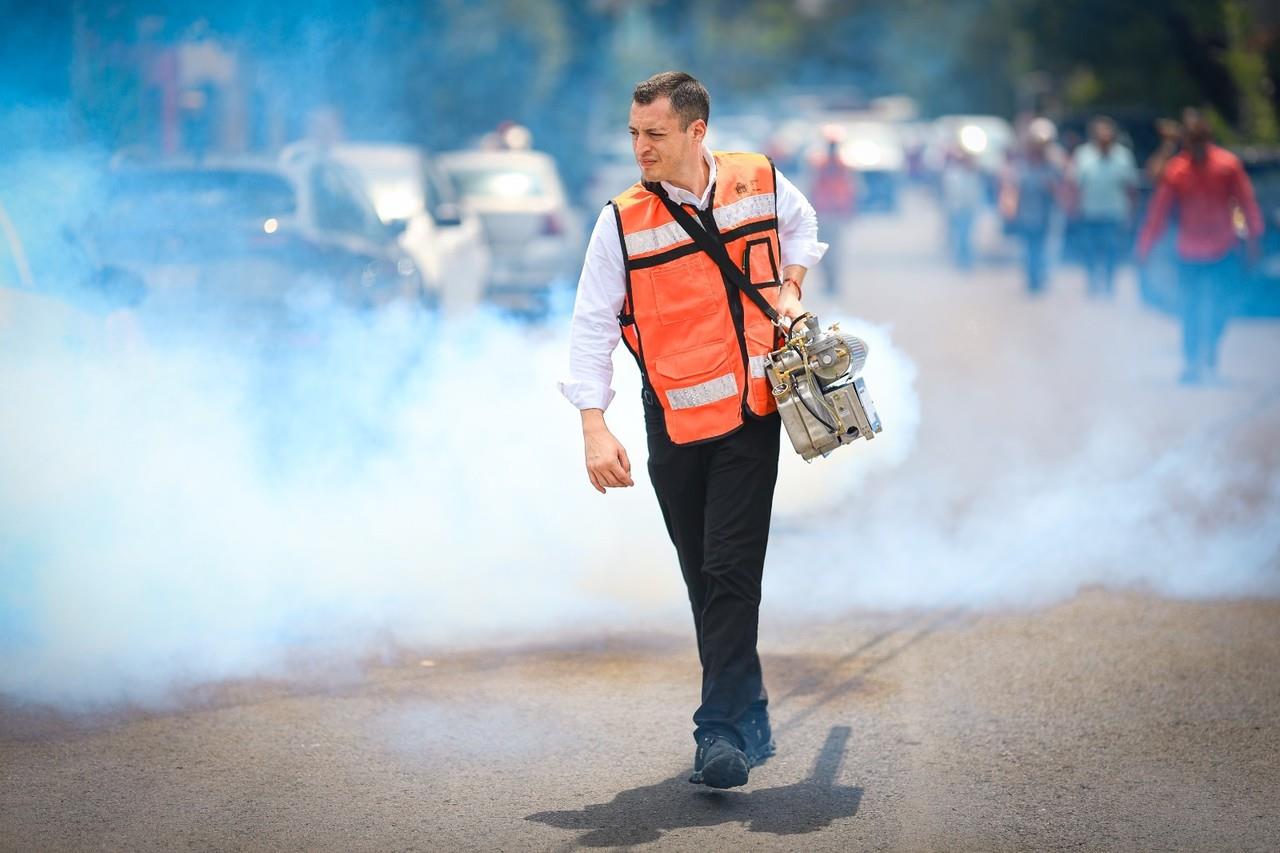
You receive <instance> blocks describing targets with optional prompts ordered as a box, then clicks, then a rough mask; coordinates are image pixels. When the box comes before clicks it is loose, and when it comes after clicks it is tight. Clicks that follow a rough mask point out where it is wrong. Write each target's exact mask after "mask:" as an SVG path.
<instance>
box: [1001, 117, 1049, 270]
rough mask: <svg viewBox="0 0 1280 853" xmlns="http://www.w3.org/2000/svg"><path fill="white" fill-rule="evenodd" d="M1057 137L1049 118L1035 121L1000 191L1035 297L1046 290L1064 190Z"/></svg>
mask: <svg viewBox="0 0 1280 853" xmlns="http://www.w3.org/2000/svg"><path fill="white" fill-rule="evenodd" d="M1056 135H1057V131H1056V129H1055V128H1054V126H1053V122H1051V121H1049V120H1048V119H1046V118H1037V119H1034V120H1033V121H1031V122H1030V123H1029V124H1028V125H1027V131H1026V138H1025V140H1024V142H1023V146H1022V151H1021V153H1020V156H1017V157H1015V158H1013V160H1012V161H1011V163H1010V164H1009V166H1008V168H1007V169H1006V171H1005V175H1004V179H1003V182H1002V186H1001V189H1000V213H1001V215H1002V216H1003V217H1005V220H1006V222H1007V223H1008V225H1009V230H1010V231H1011V232H1012V233H1014V234H1017V235H1018V236H1019V237H1020V238H1021V239H1022V244H1023V268H1024V271H1025V276H1026V286H1027V292H1028V293H1030V294H1033V295H1035V294H1039V293H1042V292H1043V291H1044V288H1045V279H1046V277H1047V275H1048V258H1047V244H1048V241H1049V227H1050V225H1052V224H1053V217H1054V211H1055V210H1056V209H1057V206H1058V197H1059V194H1060V192H1061V188H1062V167H1061V166H1060V165H1059V162H1058V160H1059V153H1060V149H1057V147H1056V146H1054V138H1055V136H1056Z"/></svg>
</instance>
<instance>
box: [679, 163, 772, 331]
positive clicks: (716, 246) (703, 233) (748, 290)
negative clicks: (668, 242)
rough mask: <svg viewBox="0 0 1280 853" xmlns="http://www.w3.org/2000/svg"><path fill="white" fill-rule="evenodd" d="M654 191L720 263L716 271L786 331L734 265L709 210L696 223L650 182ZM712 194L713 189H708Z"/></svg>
mask: <svg viewBox="0 0 1280 853" xmlns="http://www.w3.org/2000/svg"><path fill="white" fill-rule="evenodd" d="M654 188H655V191H656V193H657V195H658V197H659V198H661V199H662V203H663V204H664V205H665V206H666V208H667V212H668V213H670V214H671V215H672V216H673V217H674V218H675V220H676V222H678V223H680V227H681V228H683V229H684V231H685V233H686V234H688V235H689V236H690V237H692V238H693V242H694V243H696V244H697V245H698V248H699V249H701V250H702V251H704V252H706V253H707V254H708V255H710V256H711V260H713V261H715V262H716V265H717V266H719V267H720V271H721V272H722V273H724V276H725V278H727V279H728V280H729V282H730V283H731V284H732V285H733V286H734V287H736V288H738V290H741V291H742V292H743V293H745V294H746V295H747V298H748V299H750V300H751V301H752V302H754V303H755V306H756V307H757V308H759V309H760V310H761V311H762V312H764V315H765V316H766V317H768V318H769V319H770V320H771V321H772V322H773V323H774V325H776V326H778V327H779V328H782V329H783V331H786V329H785V327H783V325H782V318H781V317H779V316H778V312H777V311H775V310H774V309H773V306H772V305H770V304H769V300H767V299H765V298H764V297H763V296H762V295H761V294H760V291H759V290H757V289H756V288H755V286H753V285H752V284H751V282H750V281H748V280H747V277H746V276H745V275H744V274H743V272H742V270H740V269H738V265H737V264H735V263H734V262H733V260H732V259H731V258H730V257H729V250H728V249H726V248H725V247H724V243H722V242H720V231H719V229H718V228H716V220H715V217H714V216H713V215H712V213H711V211H710V210H708V211H707V214H706V216H700V217H699V219H700V220H701V221H702V223H703V224H702V225H698V224H697V223H696V222H694V221H693V217H692V216H690V215H689V211H687V210H685V209H684V208H683V207H681V206H680V205H678V204H676V203H675V202H674V201H672V200H671V199H670V198H669V197H668V196H667V191H666V190H665V189H664V188H663V186H662V185H661V184H655V185H654ZM712 194H713V195H714V190H713V191H712Z"/></svg>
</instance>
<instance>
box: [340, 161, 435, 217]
mask: <svg viewBox="0 0 1280 853" xmlns="http://www.w3.org/2000/svg"><path fill="white" fill-rule="evenodd" d="M355 171H356V173H357V174H358V175H359V177H360V181H361V183H362V184H363V185H364V188H365V190H366V191H367V192H368V194H369V198H370V200H372V201H373V206H374V207H376V208H377V209H378V217H379V218H380V219H381V220H382V221H383V222H391V221H393V220H396V219H408V218H409V217H411V216H413V215H414V214H415V213H417V212H418V211H420V210H422V209H423V208H424V207H426V204H427V200H426V197H425V196H426V193H425V190H426V187H425V185H424V184H425V181H424V180H423V179H422V177H421V176H419V175H417V174H415V173H414V172H413V170H410V169H383V168H378V167H376V166H367V167H365V166H362V167H357V168H356V170H355Z"/></svg>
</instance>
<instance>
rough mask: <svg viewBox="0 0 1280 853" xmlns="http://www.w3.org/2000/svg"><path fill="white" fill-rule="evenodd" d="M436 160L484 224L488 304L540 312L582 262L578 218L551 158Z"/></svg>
mask: <svg viewBox="0 0 1280 853" xmlns="http://www.w3.org/2000/svg"><path fill="white" fill-rule="evenodd" d="M439 160H440V165H441V167H442V168H443V169H444V170H445V171H446V172H447V173H448V174H449V176H450V178H452V180H453V183H454V186H455V187H456V189H457V191H458V194H459V195H460V196H461V197H462V202H463V205H464V206H466V207H467V208H468V209H469V210H472V211H475V212H476V213H477V214H479V216H480V221H481V223H482V224H483V226H484V231H485V236H486V238H487V239H488V241H489V251H490V267H489V284H488V287H487V289H486V295H487V296H488V298H489V299H490V301H493V302H496V303H498V304H502V305H506V306H508V307H513V308H518V309H531V310H535V311H536V310H540V309H541V308H543V307H545V304H546V300H547V295H548V292H549V291H550V289H551V288H552V287H553V286H555V285H557V284H561V283H568V282H572V281H573V280H574V278H576V275H577V271H578V268H579V266H580V264H581V262H582V257H581V252H582V244H583V235H582V219H581V215H580V214H579V213H578V212H577V211H576V210H574V209H573V208H572V207H571V206H570V204H569V200H568V197H567V195H566V194H565V190H564V185H563V183H562V182H561V180H560V173H559V170H558V169H557V168H556V164H555V161H554V160H552V159H551V157H549V156H548V155H546V154H544V153H542V152H540V151H456V152H452V153H448V154H442V155H440V158H439Z"/></svg>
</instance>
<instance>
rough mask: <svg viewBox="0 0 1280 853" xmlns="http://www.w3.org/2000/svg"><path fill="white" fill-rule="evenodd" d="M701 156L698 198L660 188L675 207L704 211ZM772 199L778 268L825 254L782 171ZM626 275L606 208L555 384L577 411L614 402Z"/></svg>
mask: <svg viewBox="0 0 1280 853" xmlns="http://www.w3.org/2000/svg"><path fill="white" fill-rule="evenodd" d="M702 156H703V157H704V158H706V161H707V163H708V164H709V165H710V167H711V174H710V177H709V178H708V180H707V188H706V190H704V191H703V193H702V197H701V198H699V197H698V196H695V195H694V194H693V193H691V192H689V191H688V190H684V189H681V188H680V187H677V186H673V185H672V184H669V183H667V182H666V181H663V182H662V186H663V188H664V189H666V191H667V194H668V195H669V196H670V197H671V200H672V201H674V202H676V203H677V204H692V205H694V206H695V207H697V208H698V209H699V210H706V208H707V205H709V204H710V203H711V188H712V187H713V186H715V182H716V161H715V158H714V157H713V156H712V155H711V151H710V150H709V149H708V148H707V147H706V146H705V145H704V146H703V147H702ZM775 198H776V200H777V211H778V242H779V248H780V249H781V252H782V259H781V261H782V267H783V268H784V269H785V268H786V267H788V266H791V265H793V264H798V265H800V266H802V267H811V266H813V265H814V264H816V263H817V262H818V261H819V260H821V259H822V255H823V253H824V252H826V250H827V244H826V243H819V242H818V217H817V214H815V213H814V212H813V205H811V204H809V200H808V199H806V198H805V197H804V194H803V193H801V192H800V190H798V189H796V186H795V184H793V183H791V182H790V181H788V180H787V179H786V178H784V177H783V176H782V173H781V172H778V173H777V186H776V187H775ZM626 275H627V273H626V268H625V267H624V265H623V251H622V241H621V240H620V239H619V238H618V220H617V217H616V216H615V215H614V212H613V205H611V204H607V205H605V206H604V209H603V210H601V211H600V216H599V218H597V219H596V226H595V228H594V229H592V231H591V240H590V242H589V243H588V244H587V256H586V260H585V261H584V262H583V264H582V276H581V278H579V279H578V295H577V298H576V299H575V300H574V303H573V321H572V323H571V326H570V332H569V376H568V378H566V379H564V380H562V381H561V382H560V383H559V386H560V393H561V394H564V396H565V397H566V398H567V399H568V400H569V402H570V403H573V405H575V406H577V407H578V408H579V409H607V408H608V407H609V403H611V402H612V401H613V393H614V392H613V388H612V387H611V385H612V382H613V351H614V349H615V348H616V347H617V346H618V341H619V340H620V339H621V337H622V329H621V327H620V326H619V325H618V312H619V311H621V310H622V302H623V300H624V299H625V298H626V295H627V282H626Z"/></svg>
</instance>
